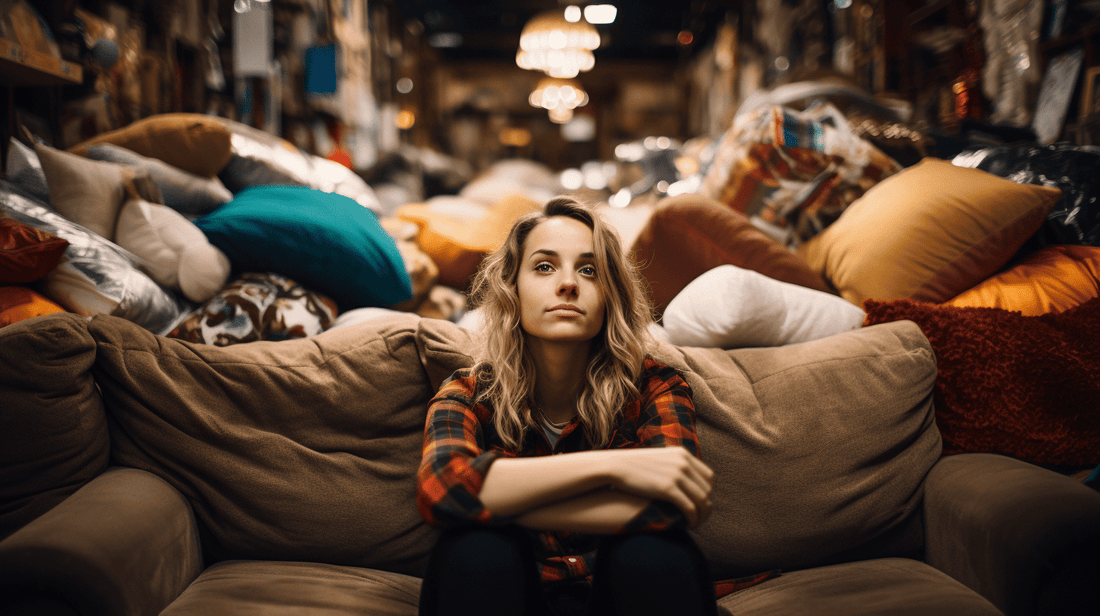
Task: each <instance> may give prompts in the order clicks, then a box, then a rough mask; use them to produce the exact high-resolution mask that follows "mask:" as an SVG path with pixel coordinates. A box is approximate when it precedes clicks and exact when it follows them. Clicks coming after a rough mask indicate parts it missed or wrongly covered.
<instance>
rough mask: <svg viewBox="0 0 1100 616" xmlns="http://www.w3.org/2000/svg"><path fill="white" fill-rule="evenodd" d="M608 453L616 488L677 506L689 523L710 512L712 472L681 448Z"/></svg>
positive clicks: (690, 524) (690, 525)
mask: <svg viewBox="0 0 1100 616" xmlns="http://www.w3.org/2000/svg"><path fill="white" fill-rule="evenodd" d="M614 454H615V455H613V456H609V457H608V458H607V461H608V462H609V463H611V464H612V466H613V469H612V472H611V478H612V483H611V486H612V487H613V488H615V489H616V490H620V491H622V492H626V493H628V494H634V495H637V496H643V497H645V498H649V499H658V500H664V501H668V502H670V503H672V504H673V505H676V506H677V507H679V508H680V510H681V511H683V512H684V516H685V517H687V520H688V526H689V527H692V528H693V527H695V526H698V525H699V524H701V523H702V522H703V521H704V520H706V519H707V516H709V515H710V510H711V500H710V495H711V491H712V490H713V488H714V485H713V480H714V471H712V470H711V469H710V467H709V466H707V465H706V464H704V463H703V462H702V461H701V460H699V459H698V458H696V457H695V456H693V455H691V452H689V451H688V450H687V449H684V448H683V447H645V448H639V449H620V450H616V451H615V452H614Z"/></svg>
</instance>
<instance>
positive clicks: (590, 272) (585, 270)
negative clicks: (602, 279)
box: [581, 265, 596, 276]
mask: <svg viewBox="0 0 1100 616" xmlns="http://www.w3.org/2000/svg"><path fill="white" fill-rule="evenodd" d="M581 275H582V276H595V275H596V268H594V267H592V266H591V265H585V266H584V267H582V268H581Z"/></svg>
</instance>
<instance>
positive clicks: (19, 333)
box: [0, 313, 109, 539]
mask: <svg viewBox="0 0 1100 616" xmlns="http://www.w3.org/2000/svg"><path fill="white" fill-rule="evenodd" d="M94 357H95V343H94V341H93V340H92V337H91V336H90V335H89V334H88V329H87V324H86V321H85V319H84V318H83V317H79V316H77V315H74V314H68V313H60V314H51V315H47V316H42V317H39V318H36V319H29V320H25V321H20V322H18V323H15V324H12V325H9V326H7V327H4V328H2V329H0V400H3V411H2V412H0V539H3V538H5V537H7V536H8V535H10V534H11V533H13V532H15V531H16V530H18V529H19V528H21V527H23V526H24V525H26V524H27V523H28V522H30V521H31V520H34V519H35V518H37V517H38V516H40V515H42V514H43V513H46V512H47V511H49V510H50V509H52V508H53V507H54V506H55V505H57V504H58V503H60V502H61V501H63V500H65V499H66V498H68V497H69V496H70V495H71V494H73V493H74V492H76V491H77V490H78V489H79V488H80V487H81V486H83V485H84V484H86V483H88V482H89V481H91V480H92V479H93V478H95V476H96V475H98V474H99V473H101V472H103V470H104V469H106V468H107V456H108V448H109V443H108V439H107V421H106V417H105V415H104V413H103V403H102V401H101V399H100V396H99V393H98V392H97V391H96V388H95V383H94V382H93V381H92V374H91V372H90V371H89V368H91V366H92V360H93V358H94Z"/></svg>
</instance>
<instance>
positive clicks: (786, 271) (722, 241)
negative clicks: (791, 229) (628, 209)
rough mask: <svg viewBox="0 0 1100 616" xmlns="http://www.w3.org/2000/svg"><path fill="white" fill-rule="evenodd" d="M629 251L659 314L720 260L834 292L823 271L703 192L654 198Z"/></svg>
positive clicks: (777, 278)
mask: <svg viewBox="0 0 1100 616" xmlns="http://www.w3.org/2000/svg"><path fill="white" fill-rule="evenodd" d="M632 251H633V253H634V258H636V259H638V261H639V262H640V263H641V264H642V275H643V276H644V277H645V278H646V281H647V282H648V283H649V288H650V293H651V294H652V297H653V307H654V308H655V309H656V310H657V312H658V313H659V314H663V313H664V310H665V308H666V307H667V306H668V303H669V302H670V301H672V298H673V297H676V295H677V294H678V293H679V292H680V291H682V290H683V289H684V287H686V286H687V285H688V283H689V282H691V281H692V280H695V279H696V278H698V277H699V275H700V274H703V273H704V272H708V271H710V270H712V269H714V268H716V267H718V266H719V265H736V266H737V267H740V268H742V269H747V270H752V271H754V272H759V273H761V274H763V275H765V276H767V277H769V278H774V279H775V280H780V281H782V282H789V283H791V284H797V285H800V286H803V287H807V288H810V289H816V290H818V291H824V292H826V293H833V294H834V295H835V292H834V291H833V290H832V289H830V288H829V286H828V285H827V284H826V283H825V280H824V279H823V278H822V277H821V275H819V274H818V273H817V272H814V271H813V270H812V269H810V266H809V265H807V264H806V262H805V261H803V260H802V259H800V258H799V257H797V256H796V255H795V254H794V253H792V252H791V251H790V250H787V248H786V247H785V246H783V245H782V244H780V243H779V242H777V241H775V240H773V239H772V238H770V237H768V236H767V235H765V234H764V232H763V231H761V230H759V229H757V228H756V227H755V226H753V224H752V223H751V222H749V219H748V218H746V217H745V215H744V214H742V213H740V212H735V211H734V210H732V209H730V208H729V207H727V206H726V205H725V204H723V203H720V202H718V201H715V200H713V199H709V198H707V197H703V196H701V195H680V196H678V197H670V198H668V199H665V200H662V201H660V202H659V203H657V206H656V211H654V212H653V216H652V217H650V219H649V221H648V222H647V224H646V226H645V228H643V229H642V231H641V233H640V234H639V235H638V239H637V240H635V242H634V246H633V247H632Z"/></svg>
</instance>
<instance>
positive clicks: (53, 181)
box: [34, 144, 134, 240]
mask: <svg viewBox="0 0 1100 616" xmlns="http://www.w3.org/2000/svg"><path fill="white" fill-rule="evenodd" d="M34 151H35V152H36V153H37V154H38V160H39V161H40V162H41V163H42V171H43V172H44V173H45V174H46V183H47V184H48V185H49V188H50V205H52V206H53V209H55V210H57V213H58V214H61V215H62V216H64V217H65V218H67V219H69V220H71V221H72V222H75V223H76V224H78V225H80V226H82V227H85V228H87V229H88V230H90V231H94V232H95V233H96V234H98V235H100V236H102V237H104V238H106V239H109V240H114V239H115V223H116V221H117V220H118V211H119V209H120V208H121V207H122V202H123V200H124V199H125V198H126V188H125V186H126V181H127V180H131V179H132V178H133V177H134V172H133V171H131V170H129V169H127V168H126V167H123V166H122V165H116V164H115V163H108V162H101V161H96V160H88V159H87V158H84V157H82V156H77V155H76V154H69V153H68V152H62V151H61V150H55V149H54V148H51V147H49V146H45V145H42V144H36V145H35V146H34Z"/></svg>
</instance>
